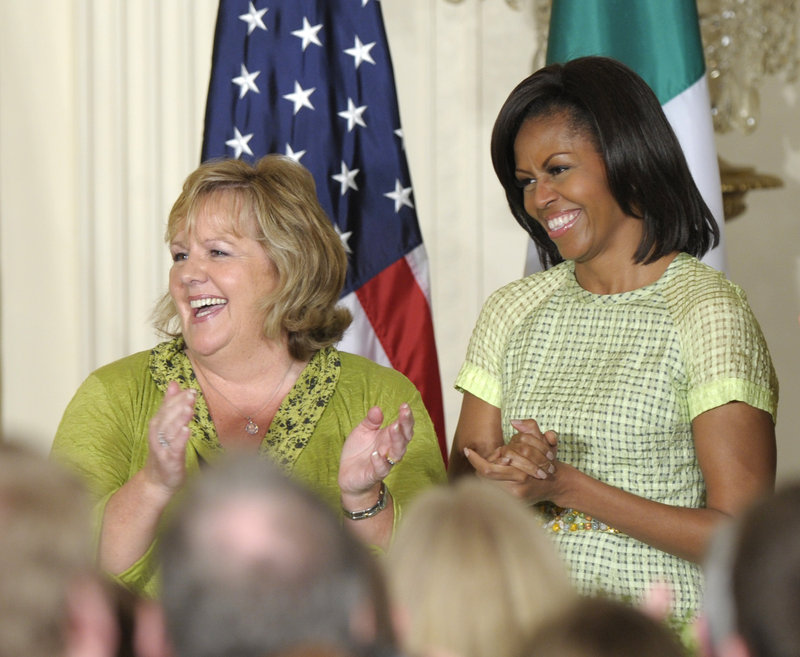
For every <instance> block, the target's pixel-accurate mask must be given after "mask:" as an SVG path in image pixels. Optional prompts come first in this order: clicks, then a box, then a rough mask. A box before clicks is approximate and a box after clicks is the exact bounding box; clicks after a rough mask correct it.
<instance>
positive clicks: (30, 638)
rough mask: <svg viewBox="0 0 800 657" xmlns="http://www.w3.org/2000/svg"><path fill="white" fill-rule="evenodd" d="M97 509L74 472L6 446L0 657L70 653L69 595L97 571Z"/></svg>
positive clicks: (1, 477) (1, 481) (0, 476)
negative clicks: (94, 541) (92, 511)
mask: <svg viewBox="0 0 800 657" xmlns="http://www.w3.org/2000/svg"><path fill="white" fill-rule="evenodd" d="M90 508H91V507H90V503H89V496H88V494H87V492H86V491H85V489H84V488H83V486H82V484H81V483H80V482H79V481H78V480H77V479H76V478H75V477H74V476H73V475H72V473H69V472H67V471H66V470H65V469H63V468H62V466H61V465H60V464H58V463H56V462H54V461H50V460H48V459H46V458H45V457H43V456H40V455H38V454H34V453H33V452H31V451H29V450H28V449H26V448H23V447H17V446H15V445H12V444H4V443H2V439H0V554H2V555H3V556H2V559H0V657H19V656H20V655H25V657H53V655H60V654H63V652H64V650H65V627H66V623H67V616H68V614H67V595H68V591H69V589H70V586H71V585H73V584H74V583H75V582H76V580H77V579H78V578H80V577H84V576H86V575H88V574H90V573H93V572H94V551H93V546H92V528H91V522H90V518H91V515H90Z"/></svg>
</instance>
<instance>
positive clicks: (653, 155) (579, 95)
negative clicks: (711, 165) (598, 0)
mask: <svg viewBox="0 0 800 657" xmlns="http://www.w3.org/2000/svg"><path fill="white" fill-rule="evenodd" d="M557 115H566V116H567V117H568V118H569V121H570V123H571V125H572V126H573V127H574V129H575V130H576V131H578V132H579V133H581V134H582V135H584V136H586V137H587V138H589V139H590V140H591V141H592V142H593V143H594V144H595V147H596V150H597V152H598V153H599V154H600V155H601V156H602V158H603V161H604V163H605V167H606V176H607V179H608V186H609V190H610V191H611V194H612V195H613V197H614V199H615V200H616V202H617V204H618V205H619V207H620V208H621V209H622V210H623V212H625V214H628V215H630V216H635V217H639V218H641V219H642V221H643V223H644V232H643V237H642V241H641V243H640V245H639V248H638V249H637V251H636V253H635V255H634V258H635V261H636V262H651V261H653V260H656V259H658V258H660V257H661V256H663V255H665V254H667V253H671V252H673V251H685V252H687V253H690V254H692V255H695V256H698V257H699V256H701V255H703V254H704V253H705V252H706V251H707V250H708V249H709V248H710V247H711V246H713V245H714V244H716V242H717V240H718V236H719V229H718V227H717V225H716V223H715V221H714V218H713V216H712V214H711V211H710V210H709V209H708V207H707V206H706V204H705V202H704V201H703V198H702V196H701V195H700V192H699V191H698V189H697V186H696V185H695V183H694V179H693V178H692V174H691V173H690V171H689V167H688V165H687V164H686V160H685V158H684V155H683V150H682V149H681V146H680V143H679V142H678V140H677V138H676V137H675V134H674V133H673V131H672V128H671V127H670V124H669V121H668V120H667V118H666V116H665V115H664V112H663V110H662V109H661V104H660V103H659V101H658V98H657V97H656V95H655V94H654V93H653V91H652V90H651V89H650V87H648V86H647V84H646V83H645V82H644V80H642V78H640V77H639V76H638V75H637V74H636V73H635V72H634V71H632V70H631V69H630V68H628V67H627V66H625V65H624V64H622V63H620V62H618V61H616V60H613V59H609V58H607V57H581V58H578V59H574V60H572V61H569V62H566V63H564V64H551V65H549V66H546V67H544V68H542V69H539V70H538V71H536V72H535V73H533V74H532V75H531V76H529V77H528V78H526V79H525V80H523V81H522V82H520V83H519V84H518V85H517V87H516V88H515V89H514V90H513V91H512V92H511V94H510V95H509V97H508V99H507V100H506V101H505V103H504V104H503V107H502V108H501V109H500V113H499V115H498V117H497V120H496V122H495V125H494V130H493V132H492V144H491V152H492V163H493V164H494V169H495V172H496V173H497V177H498V178H499V179H500V183H501V184H502V185H503V188H504V189H505V192H506V198H507V200H508V203H509V206H510V208H511V212H512V214H513V215H514V218H515V219H516V220H517V222H518V223H519V224H520V225H521V226H522V227H523V228H524V229H525V230H526V231H528V233H529V234H530V236H531V238H532V239H533V240H534V242H535V243H536V246H537V249H538V251H539V257H540V259H541V261H542V263H543V264H544V265H545V266H549V265H552V264H555V263H557V262H561V260H562V257H561V255H560V254H559V252H558V249H557V248H556V246H555V244H554V243H553V242H552V241H551V240H550V239H549V238H548V236H547V233H546V232H545V230H544V229H543V228H542V226H541V224H539V223H538V222H537V221H535V220H533V219H532V218H531V216H530V215H529V214H528V213H527V212H526V211H525V207H524V202H523V193H522V189H521V188H520V186H519V184H518V183H517V179H516V175H515V170H516V162H515V155H514V143H515V141H516V138H517V134H518V133H519V131H520V128H521V127H522V124H523V123H524V122H525V121H527V120H529V119H543V118H548V117H552V116H557Z"/></svg>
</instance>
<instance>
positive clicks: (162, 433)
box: [143, 381, 197, 495]
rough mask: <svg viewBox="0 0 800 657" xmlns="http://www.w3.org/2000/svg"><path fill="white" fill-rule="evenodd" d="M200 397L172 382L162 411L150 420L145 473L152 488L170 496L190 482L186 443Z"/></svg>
mask: <svg viewBox="0 0 800 657" xmlns="http://www.w3.org/2000/svg"><path fill="white" fill-rule="evenodd" d="M196 395H197V393H196V391H195V390H194V389H192V388H189V389H187V390H181V388H180V386H179V385H178V383H177V382H176V381H170V382H169V385H168V386H167V391H166V394H165V395H164V401H162V402H161V407H160V408H159V409H158V412H157V413H156V414H155V415H154V416H153V418H152V419H151V420H150V426H149V431H148V434H147V444H148V446H149V448H150V450H149V454H148V455H147V461H146V462H145V464H144V468H143V473H144V475H145V477H146V478H147V480H148V481H149V482H150V483H151V484H153V485H156V486H160V487H162V488H163V489H164V490H165V491H166V492H167V493H168V494H169V495H172V494H173V493H175V492H176V491H177V490H179V489H180V488H181V487H182V486H183V484H184V482H185V480H186V443H187V442H188V440H189V421H190V420H191V419H192V416H193V415H194V403H195V398H196Z"/></svg>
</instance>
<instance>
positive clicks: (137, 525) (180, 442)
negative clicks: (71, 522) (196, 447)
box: [98, 381, 195, 575]
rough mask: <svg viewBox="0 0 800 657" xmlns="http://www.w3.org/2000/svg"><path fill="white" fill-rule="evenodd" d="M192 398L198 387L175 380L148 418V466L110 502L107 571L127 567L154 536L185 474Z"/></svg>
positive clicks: (102, 548)
mask: <svg viewBox="0 0 800 657" xmlns="http://www.w3.org/2000/svg"><path fill="white" fill-rule="evenodd" d="M194 401H195V392H194V390H192V389H188V390H181V389H180V388H179V386H178V384H177V383H176V382H174V381H172V382H170V384H169V386H168V387H167V392H166V395H165V396H164V401H163V402H162V404H161V407H160V408H159V410H158V413H156V415H155V416H154V417H153V419H152V420H151V421H150V426H149V431H148V437H147V440H148V448H149V453H148V456H147V461H146V462H145V465H144V467H143V468H142V469H141V470H139V471H138V472H137V473H136V474H134V475H133V477H131V479H130V480H128V481H127V482H126V483H125V484H124V485H123V486H122V487H121V488H120V489H119V490H118V491H117V492H116V493H114V494H113V495H112V496H111V497H110V498H109V500H108V503H107V504H106V508H105V513H104V514H103V524H102V527H101V530H100V545H99V549H98V558H99V562H100V566H101V568H103V569H104V570H107V571H108V572H110V573H112V574H115V575H118V574H120V573H122V572H124V571H125V570H127V569H128V568H130V567H131V566H132V565H133V564H134V563H136V561H138V560H139V558H140V557H142V555H144V553H145V552H146V551H147V550H148V548H149V547H150V545H151V544H152V542H153V540H155V537H156V534H157V531H158V526H159V523H160V521H161V516H162V514H163V512H164V509H165V508H166V507H167V505H168V504H169V502H170V500H171V499H172V497H173V495H174V494H175V493H176V492H177V491H178V490H180V488H181V487H182V486H183V484H184V482H185V479H186V443H187V442H188V440H189V428H188V423H189V420H191V418H192V414H193V413H194Z"/></svg>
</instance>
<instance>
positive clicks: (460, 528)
mask: <svg viewBox="0 0 800 657" xmlns="http://www.w3.org/2000/svg"><path fill="white" fill-rule="evenodd" d="M386 565H387V577H388V583H389V588H390V594H391V599H392V603H393V604H394V605H395V606H396V607H398V611H399V613H400V615H401V617H403V618H404V620H405V621H407V627H401V628H399V635H400V636H399V638H400V641H401V643H403V647H404V649H405V650H406V651H407V652H409V653H411V654H417V655H422V654H426V653H427V652H428V651H429V650H431V649H439V650H445V651H447V652H450V653H453V654H456V655H459V657H484V656H485V655H492V656H493V657H510V656H512V655H515V654H516V653H517V652H518V651H519V649H520V647H521V646H522V644H523V642H524V639H525V638H526V637H527V636H529V634H530V632H531V631H533V630H535V629H536V628H537V627H538V625H539V624H540V623H542V622H543V621H545V620H546V619H547V618H549V617H550V616H551V615H552V614H554V613H558V612H559V611H560V610H561V609H563V608H565V607H566V606H567V605H568V604H569V603H570V602H571V601H572V600H573V599H574V593H573V591H572V588H571V586H570V584H569V582H568V579H567V575H566V569H565V566H564V565H563V563H562V562H561V561H560V559H559V558H558V557H557V556H556V553H555V551H554V548H553V545H552V544H551V543H550V541H549V539H548V538H547V537H546V536H545V534H544V532H543V530H542V529H541V527H540V526H539V523H538V520H537V518H536V516H535V515H534V512H533V511H532V510H531V509H530V508H528V507H526V506H525V505H523V504H522V503H521V502H520V501H519V500H517V499H516V498H513V497H511V496H510V495H509V494H507V493H506V492H505V491H503V490H501V489H500V488H498V487H497V486H495V485H492V484H490V483H487V482H484V481H481V480H478V479H476V478H474V477H465V478H463V479H461V480H459V481H458V482H457V483H455V484H452V485H450V486H440V487H437V488H433V489H430V490H428V491H426V492H425V493H423V494H422V495H420V496H419V497H418V498H417V499H416V500H415V501H414V504H413V505H412V507H411V508H410V509H409V511H408V513H407V514H406V515H405V517H404V519H403V523H402V524H401V525H400V526H399V528H398V530H397V535H396V537H395V540H394V542H393V544H392V547H391V549H390V551H389V554H388V557H387V562H386ZM403 615H405V616H403Z"/></svg>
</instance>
